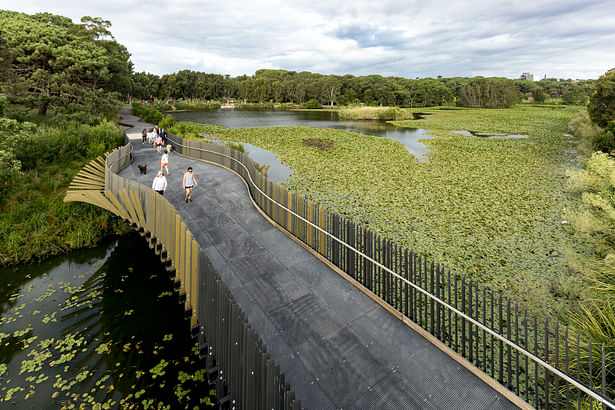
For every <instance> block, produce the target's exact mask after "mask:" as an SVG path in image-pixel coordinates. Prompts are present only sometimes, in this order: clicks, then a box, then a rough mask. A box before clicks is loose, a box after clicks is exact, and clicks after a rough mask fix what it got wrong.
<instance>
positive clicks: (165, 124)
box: [158, 115, 175, 130]
mask: <svg viewBox="0 0 615 410" xmlns="http://www.w3.org/2000/svg"><path fill="white" fill-rule="evenodd" d="M158 125H159V126H160V128H165V129H167V130H168V129H169V128H171V127H173V125H175V118H173V116H172V115H165V116H164V118H163V119H162V120H161V121H160V122H159V123H158Z"/></svg>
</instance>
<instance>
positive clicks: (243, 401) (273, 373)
mask: <svg viewBox="0 0 615 410" xmlns="http://www.w3.org/2000/svg"><path fill="white" fill-rule="evenodd" d="M201 259H206V257H204V256H201ZM202 266H203V269H202V271H201V273H202V274H203V276H204V278H203V276H201V283H202V286H204V287H205V289H203V292H202V293H201V295H202V296H201V301H202V303H201V307H202V309H203V310H202V311H201V312H199V322H200V324H201V326H202V328H203V332H202V335H201V336H200V344H206V345H207V346H206V348H207V360H206V365H207V367H208V368H212V367H214V366H217V369H218V370H217V372H218V373H217V380H216V396H217V398H218V400H221V399H223V398H225V396H227V395H228V394H230V397H231V400H232V401H233V403H231V406H230V407H231V408H233V407H234V408H241V409H261V408H275V409H293V410H300V409H301V402H300V401H298V400H296V399H295V394H294V392H293V391H292V390H290V387H289V386H288V385H287V384H286V383H285V381H284V376H283V375H280V369H279V367H278V366H275V363H274V361H273V360H272V359H271V358H270V357H269V355H268V354H267V353H266V352H265V348H264V346H263V345H262V341H261V340H260V339H259V338H258V336H257V335H256V333H255V332H254V330H253V329H252V328H251V327H250V325H249V324H248V322H247V320H246V318H245V315H244V314H243V313H242V311H241V308H240V307H239V306H238V305H237V304H236V303H235V302H234V301H233V299H232V297H231V296H230V293H229V291H228V290H227V289H226V286H225V285H224V283H223V282H222V281H221V279H220V278H219V277H218V276H217V274H216V273H215V272H214V271H213V268H211V267H210V265H209V264H208V263H207V262H205V263H204V264H203V265H202ZM200 348H201V346H200Z"/></svg>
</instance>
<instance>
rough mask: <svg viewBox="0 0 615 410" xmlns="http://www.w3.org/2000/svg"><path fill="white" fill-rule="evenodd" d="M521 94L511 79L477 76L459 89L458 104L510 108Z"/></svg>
mask: <svg viewBox="0 0 615 410" xmlns="http://www.w3.org/2000/svg"><path fill="white" fill-rule="evenodd" d="M520 100H521V94H520V93H519V90H518V89H517V87H516V86H515V84H514V83H513V82H512V81H510V80H505V79H498V78H482V77H477V78H475V79H473V80H472V81H470V83H469V84H467V85H465V86H463V87H462V88H461V89H460V90H459V97H458V99H457V105H459V106H462V107H473V108H510V107H512V106H513V105H515V104H517V103H518V102H519V101H520Z"/></svg>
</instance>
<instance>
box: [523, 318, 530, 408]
mask: <svg viewBox="0 0 615 410" xmlns="http://www.w3.org/2000/svg"><path fill="white" fill-rule="evenodd" d="M523 327H524V329H523V330H524V338H523V339H524V340H523V341H524V342H525V350H527V351H528V352H529V351H530V344H529V342H528V340H527V329H528V327H529V323H528V321H527V308H525V309H523ZM529 394H530V367H529V358H528V357H527V355H526V356H525V401H526V402H527V403H529V402H530V398H529Z"/></svg>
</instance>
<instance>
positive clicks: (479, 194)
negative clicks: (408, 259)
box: [191, 105, 581, 311]
mask: <svg viewBox="0 0 615 410" xmlns="http://www.w3.org/2000/svg"><path fill="white" fill-rule="evenodd" d="M580 109H581V107H566V108H558V109H550V108H549V107H538V106H528V105H519V106H517V107H515V108H513V109H506V110H488V109H460V110H431V111H430V112H432V115H430V116H429V121H428V123H429V124H427V122H426V121H421V120H417V121H400V122H396V123H395V124H396V125H399V126H407V127H411V128H417V127H423V128H425V127H426V126H427V125H429V128H430V132H429V133H430V134H431V135H434V136H437V138H433V139H429V140H424V143H425V144H426V145H428V146H429V147H430V149H431V153H430V155H429V161H428V162H424V163H420V162H418V161H417V160H416V158H415V157H414V156H412V155H411V154H409V153H408V152H407V150H406V149H405V148H404V146H403V145H402V144H401V143H399V142H397V141H393V140H389V139H384V138H380V137H371V136H369V135H363V134H358V133H353V132H348V131H341V130H333V129H322V128H307V127H272V128H243V129H227V128H224V127H220V126H213V125H212V126H209V125H203V124H197V123H191V125H193V126H194V127H196V128H198V129H200V130H201V132H205V133H207V134H210V135H215V136H217V137H218V138H221V139H225V140H232V141H240V142H247V143H250V144H253V145H257V146H260V147H263V148H266V149H268V150H271V151H272V152H274V153H275V154H276V155H277V156H278V157H279V158H280V160H281V161H282V162H284V163H286V164H288V165H289V166H290V167H291V168H292V169H293V170H294V173H293V175H292V176H291V177H290V178H289V179H288V180H287V181H285V182H283V184H284V185H285V186H286V187H288V188H290V189H291V190H292V191H294V192H297V193H299V194H301V195H303V196H304V197H306V198H308V199H311V200H313V201H315V202H318V203H320V204H323V205H325V206H327V207H329V208H331V209H333V210H335V211H337V212H338V213H340V214H343V215H347V216H348V217H350V218H352V219H353V220H355V221H357V222H360V223H362V224H363V225H364V226H367V227H369V228H371V229H373V230H374V231H376V232H379V233H381V234H382V235H383V236H385V237H387V238H390V239H392V240H395V241H397V242H399V243H401V244H403V245H406V246H408V247H410V248H411V249H413V250H415V251H417V252H419V253H421V254H423V255H425V256H428V257H430V258H432V259H433V260H435V261H437V262H442V263H445V264H446V265H447V266H448V267H450V268H451V269H453V270H454V271H456V272H459V273H461V274H464V275H466V276H468V277H471V278H473V279H475V280H478V281H479V282H481V283H484V284H486V285H488V286H490V287H492V288H494V289H496V290H503V291H505V292H506V293H507V294H509V295H511V296H513V297H514V299H516V300H519V301H521V302H523V301H525V303H526V304H527V305H528V306H530V307H533V308H536V309H540V311H548V310H551V311H559V310H560V309H562V308H563V306H565V305H566V303H567V301H566V298H567V297H575V296H574V293H575V292H576V291H575V289H574V287H575V286H576V285H572V284H571V282H570V281H569V280H568V279H569V278H566V276H567V270H566V262H565V260H564V257H563V256H562V255H563V253H564V250H565V247H566V239H567V234H566V233H565V232H564V230H563V228H562V224H561V220H562V213H563V209H564V208H565V207H566V206H567V205H570V204H569V201H570V199H569V198H568V197H567V196H566V194H565V193H564V192H563V189H564V185H565V182H566V170H567V169H570V168H574V167H577V166H578V164H577V162H576V158H575V152H574V142H573V141H571V140H570V139H569V138H568V137H567V136H565V135H564V133H566V132H567V124H568V121H569V120H570V118H571V117H572V115H573V114H574V112H576V111H578V110H580ZM455 130H475V131H479V132H483V133H489V134H491V135H524V136H527V138H523V139H521V138H495V139H491V138H477V137H475V136H466V135H460V134H458V133H455V132H453V131H455ZM315 138H326V139H328V140H331V141H333V142H334V149H333V150H328V151H323V150H320V149H318V148H317V147H313V146H309V145H306V144H304V143H303V141H304V140H306V139H315ZM564 286H568V288H563V287H564Z"/></svg>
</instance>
